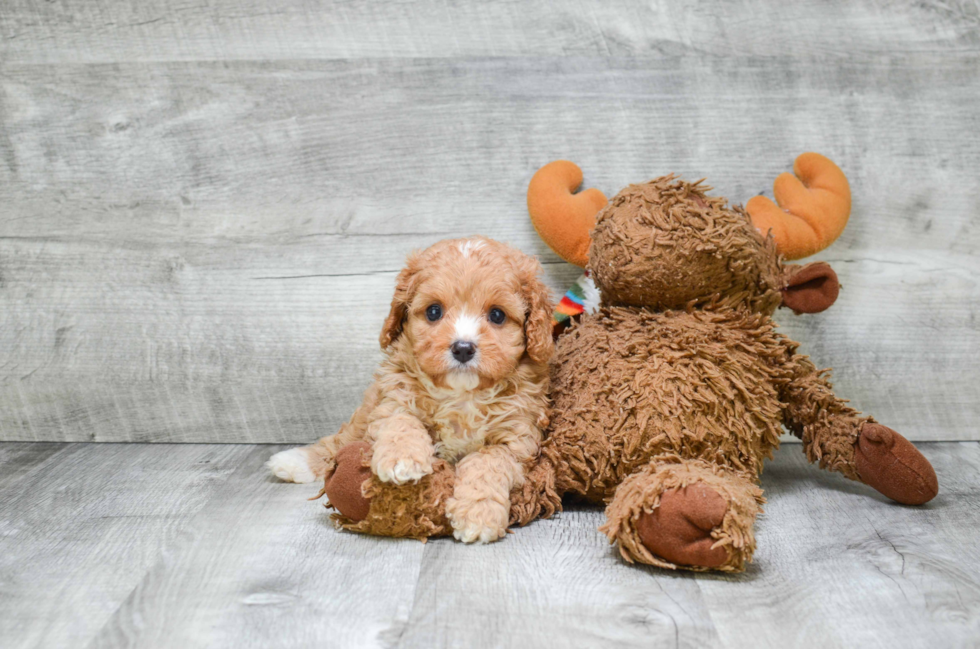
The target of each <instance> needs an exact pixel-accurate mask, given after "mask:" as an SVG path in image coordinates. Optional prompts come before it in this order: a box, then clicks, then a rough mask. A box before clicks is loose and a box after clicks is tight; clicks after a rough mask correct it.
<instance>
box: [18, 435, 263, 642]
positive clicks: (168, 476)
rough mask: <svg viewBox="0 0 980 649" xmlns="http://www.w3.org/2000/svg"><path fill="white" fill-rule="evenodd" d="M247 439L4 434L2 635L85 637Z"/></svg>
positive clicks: (241, 452)
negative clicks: (98, 440)
mask: <svg viewBox="0 0 980 649" xmlns="http://www.w3.org/2000/svg"><path fill="white" fill-rule="evenodd" d="M247 451H248V449H247V448H245V447H241V446H233V445H223V446H195V445H184V446H159V447H146V446H134V445H118V444H106V445H99V446H94V445H55V444H30V445H28V444H20V445H2V446H0V458H2V460H0V472H2V474H3V475H4V478H2V479H0V512H2V514H0V610H2V611H3V612H2V614H0V637H2V638H3V639H4V640H3V645H4V646H5V647H69V646H78V645H79V644H83V643H84V642H85V641H87V639H88V638H90V637H91V636H93V635H94V634H95V632H96V631H98V630H99V629H100V628H102V627H103V626H104V625H105V624H106V622H107V621H108V620H109V618H110V616H111V615H112V614H113V612H114V611H115V610H116V609H117V608H118V607H119V605H120V604H121V603H122V602H123V601H124V600H125V598H126V597H127V596H128V595H129V593H130V591H131V590H132V589H133V587H134V586H136V585H137V584H138V583H139V582H140V580H141V579H143V578H144V576H145V574H146V572H147V570H149V568H150V567H151V566H152V565H153V564H154V563H155V562H156V561H157V557H158V556H159V553H160V552H161V551H162V550H163V548H164V547H166V546H167V545H168V544H169V543H171V542H172V541H173V540H174V537H175V535H176V534H177V532H178V530H179V529H180V527H181V526H182V525H183V523H184V522H186V520H187V519H189V518H191V517H193V515H194V514H195V513H196V512H197V511H198V510H200V509H201V507H202V506H203V505H204V503H206V502H207V501H208V499H209V498H210V497H211V495H212V493H213V492H214V489H215V487H216V486H217V485H219V484H221V483H223V482H224V479H225V478H226V477H227V474H228V473H230V471H232V470H233V469H235V468H237V467H238V466H239V465H240V464H241V461H242V458H243V457H244V456H245V455H246V454H247ZM40 458H44V459H43V460H42V461H40V462H37V461H36V460H37V459H40ZM18 474H19V475H18ZM10 475H15V476H17V479H16V481H15V482H14V481H12V480H11V479H10V478H9V477H7V476H10Z"/></svg>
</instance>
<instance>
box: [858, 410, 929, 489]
mask: <svg viewBox="0 0 980 649" xmlns="http://www.w3.org/2000/svg"><path fill="white" fill-rule="evenodd" d="M854 466H855V468H856V469H857V472H858V475H859V476H860V477H861V480H862V481H863V482H864V483H865V484H867V485H870V486H871V487H874V488H875V489H877V490H878V491H879V492H881V493H882V494H884V495H886V496H888V497H889V498H891V499H892V500H895V501H897V502H900V503H902V504H903V505H922V504H923V503H927V502H929V501H930V500H932V499H933V498H935V497H936V494H937V493H939V481H938V480H937V479H936V472H935V470H933V468H932V465H931V464H929V460H927V459H926V458H925V456H923V455H922V453H920V452H919V449H917V448H915V446H913V445H912V442H910V441H908V440H907V439H905V438H904V437H902V436H901V435H899V434H898V433H896V432H895V431H893V430H892V429H891V428H888V427H887V426H882V425H881V424H875V423H870V422H869V423H866V424H865V425H864V427H863V428H861V436H860V437H859V438H858V442H857V446H856V447H855V449H854Z"/></svg>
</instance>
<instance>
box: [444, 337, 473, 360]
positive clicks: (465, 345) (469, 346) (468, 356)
mask: <svg viewBox="0 0 980 649" xmlns="http://www.w3.org/2000/svg"><path fill="white" fill-rule="evenodd" d="M449 351H451V352H452V353H453V358H455V359H456V360H457V361H459V362H460V363H463V364H464V365H465V364H466V363H469V362H470V361H471V360H473V356H475V355H476V345H474V344H473V343H471V342H467V341H465V340H457V341H456V342H454V343H453V344H452V346H450V348H449Z"/></svg>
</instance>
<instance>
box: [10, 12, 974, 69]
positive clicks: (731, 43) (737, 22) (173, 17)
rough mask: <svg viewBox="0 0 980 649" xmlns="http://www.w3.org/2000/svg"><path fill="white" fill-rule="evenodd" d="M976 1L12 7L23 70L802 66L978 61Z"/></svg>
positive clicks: (14, 55)
mask: <svg viewBox="0 0 980 649" xmlns="http://www.w3.org/2000/svg"><path fill="white" fill-rule="evenodd" d="M978 14H980V12H978V11H977V5H976V3H975V2H972V1H970V0H927V1H925V2H915V3H905V2H895V1H894V0H888V1H886V2H872V1H870V0H859V1H849V0H829V1H828V0H804V1H800V2H783V3H762V4H760V3H757V2H752V1H751V0H736V1H734V2H733V1H727V0H726V1H713V2H704V1H703V0H674V1H672V2H657V3H653V2H650V3H641V2H636V1H634V0H612V1H607V0H550V1H547V2H534V3H530V2H522V1H521V0H506V1H503V2H480V0H452V1H441V0H423V1H422V2H402V1H393V2H384V3H382V2H343V1H342V0H289V1H286V2H276V3H268V2H262V0H212V1H210V2H200V1H195V2H182V1H178V0H148V1H145V2H140V3H123V2H118V1H113V0H89V1H87V2H85V3H83V4H81V5H76V4H72V5H71V6H70V7H69V6H67V5H63V4H61V3H38V2H32V1H31V0H6V2H4V4H3V5H2V6H0V60H5V59H6V60H9V61H12V62H17V63H65V62H78V61H82V62H100V63H102V62H129V61H160V60H243V59H245V60H282V59H309V58H316V59H323V58H361V57H443V58H449V57H462V56H527V55H538V56H542V55H543V56H553V55H560V56H637V55H641V56H642V55H651V54H653V55H666V56H677V55H684V54H691V53H696V54H711V55H714V56H737V55H751V56H784V55H791V56H808V55H814V54H816V55H820V56H827V57H833V58H840V59H848V58H853V57H855V56H868V55H878V54H885V55H888V56H891V55H893V54H897V53H906V52H936V51H950V52H964V51H966V52H976V51H978V50H980V15H978Z"/></svg>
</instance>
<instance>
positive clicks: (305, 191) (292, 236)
mask: <svg viewBox="0 0 980 649" xmlns="http://www.w3.org/2000/svg"><path fill="white" fill-rule="evenodd" d="M806 150H816V151H820V152H823V153H825V154H827V155H829V156H830V157H832V158H833V159H835V160H836V161H837V162H838V163H839V164H840V165H841V167H842V168H843V169H844V170H845V172H846V173H847V174H848V176H849V177H850V179H851V183H852V189H853V192H854V211H853V214H852V220H851V224H850V225H849V227H848V229H847V231H846V232H845V233H844V235H843V236H842V237H841V239H840V240H839V241H838V242H837V243H836V244H834V246H832V247H831V248H829V249H828V250H826V251H824V252H823V253H822V254H821V255H819V258H821V259H825V260H828V261H830V262H831V263H832V264H833V265H834V267H835V269H836V270H837V271H838V273H839V275H840V276H841V280H842V282H843V285H844V291H843V292H842V295H841V299H840V300H839V301H838V303H837V305H835V307H834V308H833V309H832V310H831V311H829V312H827V313H824V314H821V315H818V316H808V317H801V318H794V317H793V316H791V315H787V314H782V315H780V321H781V322H782V323H783V324H784V330H785V332H786V333H787V334H788V335H790V336H792V337H794V338H796V339H798V340H800V341H802V342H803V343H804V345H803V349H804V351H806V352H807V353H810V354H811V355H812V356H813V357H814V359H815V361H816V362H817V363H818V364H819V365H822V366H832V367H834V368H835V377H836V381H835V382H836V385H837V388H838V391H839V393H841V394H842V395H843V396H846V397H848V398H850V399H851V400H852V402H853V403H854V405H855V406H856V407H858V408H861V409H862V410H865V411H867V412H870V413H873V414H874V415H875V416H876V417H877V418H878V419H879V420H881V421H882V422H883V423H886V424H888V425H891V426H893V427H895V428H896V429H898V430H901V431H902V432H904V433H905V434H906V435H908V436H909V437H911V438H913V439H920V440H927V439H931V440H944V439H945V440H964V439H977V438H978V430H977V426H976V423H975V422H976V421H977V420H978V415H980V405H978V404H980V369H978V367H980V363H978V360H980V317H978V315H980V282H978V279H977V278H978V276H980V258H978V251H980V176H978V174H977V169H978V168H980V13H978V8H977V3H976V2H920V3H914V4H905V3H893V2H887V3H881V2H872V1H871V0H853V1H847V2H843V1H841V2H793V3H773V4H772V5H771V6H770V7H768V8H766V9H765V10H761V9H760V7H759V5H758V4H757V3H753V2H747V1H742V0H739V1H736V2H699V1H695V0H686V1H674V2H669V3H636V2H626V1H617V2H598V1H597V2H582V1H573V2H554V1H552V2H544V3H525V2H500V3H484V2H476V1H473V2H454V3H445V2H441V1H440V2H418V3H348V2H313V1H306V2H303V1H296V2H287V3H279V4H276V5H275V6H272V3H264V2H258V1H255V0H244V1H243V0H235V1H232V0H217V1H211V2H204V1H203V0H190V1H185V2H179V3H178V2H173V1H172V0H157V1H153V2H143V3H136V4H133V3H123V2H120V1H111V0H102V1H98V0H90V1H88V2H83V3H73V4H71V5H69V4H66V3H35V2H31V1H28V0H6V1H5V2H4V3H2V4H0V439H6V440H61V441H77V440H87V441H90V440H96V441H238V442H289V441H296V442H300V441H306V440H309V439H312V438H315V437H317V436H319V435H322V434H327V433H330V432H333V431H334V430H335V429H336V427H337V425H338V424H339V423H340V422H341V421H343V420H345V419H346V418H347V417H348V416H349V414H350V412H351V411H352V409H353V408H354V407H355V405H356V404H357V402H358V400H359V398H360V393H361V391H362V390H363V389H364V388H365V387H366V385H367V383H368V381H369V380H370V375H371V372H372V370H373V368H374V366H375V364H376V362H377V359H378V356H379V352H378V349H377V343H376V337H377V332H378V329H379V327H380V324H381V320H382V318H383V315H384V313H385V312H386V305H387V303H388V301H389V299H390V293H391V289H392V286H393V279H394V274H395V272H397V270H398V268H399V267H400V264H401V262H402V260H403V258H404V256H405V255H406V254H407V253H408V252H409V251H410V250H411V249H413V248H416V247H421V246H425V245H427V244H429V243H432V242H434V241H436V240H438V239H441V238H444V237H450V236H461V235H466V234H472V233H477V232H479V233H483V234H487V235H489V236H492V237H495V238H499V239H502V240H505V241H509V242H511V243H513V244H515V245H517V246H519V247H521V248H523V249H525V250H527V251H529V252H535V253H537V254H539V255H540V256H541V258H542V260H543V261H544V262H545V267H546V272H547V275H548V280H549V282H550V284H551V285H552V286H553V287H554V289H555V291H556V293H558V292H560V291H561V290H564V287H565V285H566V284H567V283H568V282H569V281H571V280H572V279H574V277H575V276H576V275H577V271H576V269H574V268H572V267H570V266H568V265H567V264H564V263H562V262H561V261H560V260H558V259H557V257H555V256H554V255H553V254H551V253H550V252H549V251H548V250H547V249H546V248H545V246H544V245H543V244H542V243H541V242H540V241H539V240H538V239H537V237H536V235H535V233H534V231H533V229H532V228H531V226H530V224H529V222H528V220H527V215H526V208H525V205H524V191H525V188H526V185H527V181H528V180H529V179H530V177H531V175H532V174H533V172H534V171H535V170H536V169H537V168H538V167H539V166H540V165H542V164H544V163H546V162H548V161H549V160H551V159H554V158H559V157H564V158H569V159H572V160H575V161H576V162H578V163H579V164H580V165H581V166H582V167H583V169H584V170H585V173H586V178H587V182H588V183H589V184H591V185H593V186H596V187H599V188H600V189H602V190H604V191H606V192H607V193H613V192H615V191H616V190H617V189H619V188H620V187H622V186H623V185H625V184H627V183H629V182H633V181H639V180H644V179H647V178H650V177H653V176H656V175H660V174H663V173H667V172H670V171H675V172H678V173H680V174H683V175H684V176H687V177H690V178H695V177H707V178H708V179H709V181H710V183H711V184H712V185H713V186H714V187H715V188H716V190H717V191H718V192H719V193H721V194H724V195H727V196H728V197H729V198H731V199H732V200H734V201H738V202H742V201H744V200H747V199H748V198H749V197H751V196H752V195H754V194H757V193H759V192H766V193H770V187H771V182H772V179H773V178H775V176H776V175H777V174H778V173H780V172H782V171H784V170H786V169H788V168H789V166H790V165H791V163H792V159H793V157H794V156H795V155H796V154H797V153H800V152H803V151H806Z"/></svg>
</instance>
